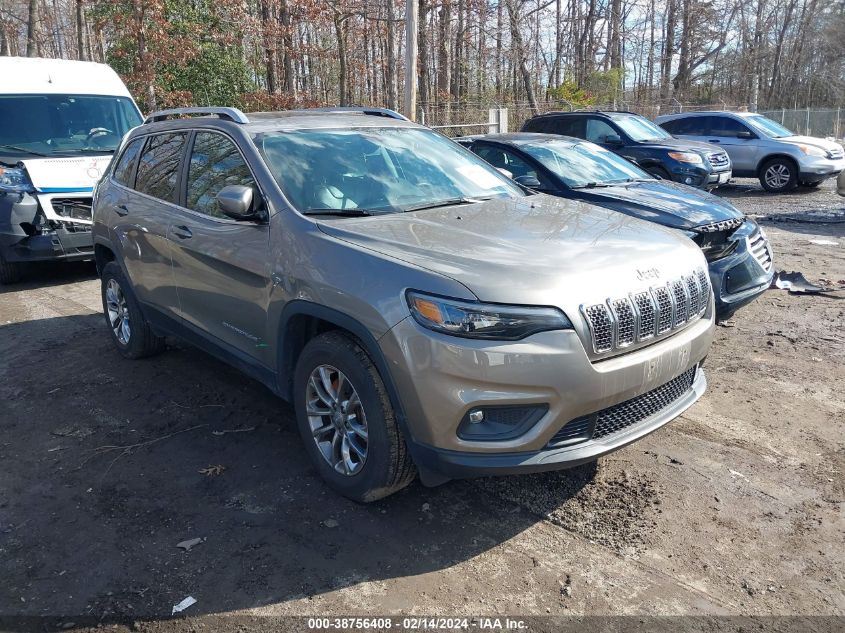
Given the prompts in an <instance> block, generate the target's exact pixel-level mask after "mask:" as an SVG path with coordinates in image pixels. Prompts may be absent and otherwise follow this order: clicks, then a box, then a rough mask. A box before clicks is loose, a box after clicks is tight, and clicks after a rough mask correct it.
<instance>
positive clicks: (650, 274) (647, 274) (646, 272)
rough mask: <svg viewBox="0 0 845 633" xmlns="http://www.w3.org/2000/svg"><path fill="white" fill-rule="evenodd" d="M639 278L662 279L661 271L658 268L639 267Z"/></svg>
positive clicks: (643, 279) (642, 279) (641, 279)
mask: <svg viewBox="0 0 845 633" xmlns="http://www.w3.org/2000/svg"><path fill="white" fill-rule="evenodd" d="M637 279H639V280H640V281H645V280H646V279H660V271H659V270H657V269H656V268H645V269H643V270H640V269H639V268H638V269H637Z"/></svg>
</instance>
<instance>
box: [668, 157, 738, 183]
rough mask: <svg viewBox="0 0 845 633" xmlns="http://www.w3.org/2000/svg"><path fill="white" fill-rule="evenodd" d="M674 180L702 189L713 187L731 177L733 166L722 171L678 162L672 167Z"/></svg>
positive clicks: (671, 173) (671, 172)
mask: <svg viewBox="0 0 845 633" xmlns="http://www.w3.org/2000/svg"><path fill="white" fill-rule="evenodd" d="M670 175H671V176H672V180H674V181H675V182H680V183H683V184H685V185H689V186H690V187H698V188H700V189H712V188H714V187H718V186H719V185H723V184H725V183H726V182H728V181H729V180H730V179H731V176H732V172H731V168H730V167H728V168H727V169H723V170H721V171H715V170H711V169H709V168H707V167H693V166H690V165H688V164H686V163H676V164H675V165H672V166H671V167H670Z"/></svg>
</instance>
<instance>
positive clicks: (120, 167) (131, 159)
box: [114, 138, 144, 187]
mask: <svg viewBox="0 0 845 633" xmlns="http://www.w3.org/2000/svg"><path fill="white" fill-rule="evenodd" d="M143 144H144V139H143V138H136V139H135V140H134V141H132V142H131V143H129V145H127V146H126V149H125V150H123V154H122V155H121V157H120V160H119V161H117V165H116V166H115V168H114V179H115V180H116V181H117V182H119V183H120V184H121V185H124V186H126V187H134V186H135V180H134V179H135V166H136V165H137V164H138V154H139V153H140V151H141V146H142V145H143Z"/></svg>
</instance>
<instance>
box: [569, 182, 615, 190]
mask: <svg viewBox="0 0 845 633" xmlns="http://www.w3.org/2000/svg"><path fill="white" fill-rule="evenodd" d="M614 184H619V183H609V182H588V183H586V184H583V185H578V186H577V187H570V188H571V189H596V188H599V187H612V186H613V185H614Z"/></svg>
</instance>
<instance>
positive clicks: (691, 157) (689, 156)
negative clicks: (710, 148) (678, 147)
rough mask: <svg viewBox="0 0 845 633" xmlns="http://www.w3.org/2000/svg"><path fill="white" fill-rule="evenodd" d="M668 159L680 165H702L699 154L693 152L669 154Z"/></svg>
mask: <svg viewBox="0 0 845 633" xmlns="http://www.w3.org/2000/svg"><path fill="white" fill-rule="evenodd" d="M669 157H670V158H674V159H675V160H676V161H678V162H681V163H690V164H691V165H703V164H704V159H703V158H702V157H701V154H696V153H695V152H669Z"/></svg>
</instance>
